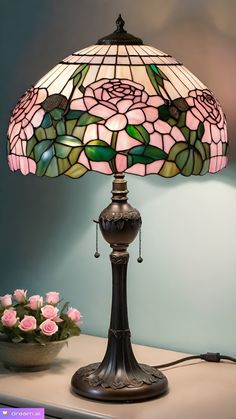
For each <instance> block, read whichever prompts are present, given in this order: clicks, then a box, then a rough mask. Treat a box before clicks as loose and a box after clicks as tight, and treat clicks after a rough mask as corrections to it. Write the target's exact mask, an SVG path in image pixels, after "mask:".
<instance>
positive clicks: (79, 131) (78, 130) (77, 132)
mask: <svg viewBox="0 0 236 419" xmlns="http://www.w3.org/2000/svg"><path fill="white" fill-rule="evenodd" d="M85 130H86V127H85V126H84V127H77V126H76V127H75V128H74V129H73V132H72V135H73V137H76V138H79V139H81V141H82V139H83V138H84V133H85Z"/></svg>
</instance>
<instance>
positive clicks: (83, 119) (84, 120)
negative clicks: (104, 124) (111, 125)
mask: <svg viewBox="0 0 236 419" xmlns="http://www.w3.org/2000/svg"><path fill="white" fill-rule="evenodd" d="M98 121H102V118H99V117H98V116H94V115H90V114H89V113H88V112H83V113H82V115H81V116H80V118H79V119H78V122H77V125H78V126H84V125H90V124H96V123H97V122H98Z"/></svg>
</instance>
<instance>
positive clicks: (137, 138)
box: [8, 17, 227, 401]
mask: <svg viewBox="0 0 236 419" xmlns="http://www.w3.org/2000/svg"><path fill="white" fill-rule="evenodd" d="M116 23H117V30H116V31H115V32H114V33H113V34H111V35H108V36H107V37H104V38H102V39H100V40H99V41H98V43H97V44H96V45H92V46H90V47H88V48H85V49H83V50H81V51H78V52H75V53H73V54H72V55H70V56H68V57H67V58H65V59H64V60H62V61H61V62H60V63H59V64H58V65H57V66H56V67H55V68H53V69H52V70H51V71H50V72H49V73H47V74H46V75H45V76H44V77H43V78H42V79H40V80H39V81H38V82H37V83H36V85H35V86H34V87H32V88H30V89H29V90H28V91H27V92H26V93H25V95H24V96H23V97H22V98H21V99H20V101H19V102H18V104H17V105H16V107H15V109H14V110H13V112H12V116H11V119H10V124H9V128H8V139H9V141H8V150H9V155H8V161H9V166H10V169H11V170H12V171H16V170H18V169H20V171H21V172H22V173H23V174H24V175H26V174H28V173H33V174H36V175H38V176H48V177H57V176H60V175H63V174H64V175H66V176H69V177H71V178H80V177H81V176H83V175H84V174H85V173H86V172H87V171H96V172H100V173H103V174H106V175H111V174H114V175H115V180H114V182H113V197H112V204H110V206H108V207H107V208H106V209H105V210H104V211H103V212H102V213H101V214H100V216H99V224H100V228H101V231H102V234H103V236H104V238H105V239H106V240H107V241H108V242H109V243H110V244H111V247H112V248H113V252H112V254H111V262H112V269H113V290H114V292H113V303H112V316H111V327H110V330H109V339H108V349H107V352H106V355H105V358H104V360H103V361H102V363H101V364H93V365H90V366H88V367H85V368H84V369H83V368H82V369H80V370H79V371H78V373H76V374H75V376H74V377H73V380H72V386H73V389H74V391H76V392H77V393H78V394H81V395H83V396H87V397H90V398H95V399H100V400H112V401H137V400H145V399H148V398H152V397H157V396H158V395H160V394H162V393H163V392H165V391H166V389H167V380H166V378H165V377H164V375H163V374H161V373H160V372H159V371H157V370H155V369H153V368H151V367H149V366H147V365H146V366H144V365H142V366H140V365H139V364H138V363H137V361H136V360H135V358H134V355H133V352H132V348H131V344H130V332H129V328H128V318H127V307H126V297H125V295H126V291H125V282H126V268H127V263H128V253H127V247H128V245H129V244H130V243H131V242H132V241H133V240H134V238H135V236H136V235H137V233H138V231H139V229H140V226H141V217H140V214H139V212H138V211H137V210H135V209H133V208H132V207H131V206H130V205H129V204H128V203H127V188H126V182H125V180H124V174H123V173H131V174H136V175H141V176H145V175H149V174H158V175H160V176H163V177H167V178H168V177H173V176H176V175H177V174H182V175H184V176H190V175H204V174H206V173H208V172H209V173H215V172H218V171H219V170H221V169H223V168H224V167H225V166H226V164H227V130H226V120H225V117H224V114H223V111H222V109H221V107H220V104H219V102H218V101H217V99H216V98H215V97H214V96H213V94H212V92H211V91H210V90H209V89H208V88H207V87H206V86H205V85H204V84H203V83H202V82H201V81H200V80H198V79H197V77H196V76H194V75H193V74H192V73H191V72H190V71H189V70H188V69H186V68H185V67H184V66H183V65H182V64H181V63H179V62H178V61H176V60H175V59H174V58H173V57H171V56H170V55H168V54H166V53H163V52H161V51H159V50H157V49H156V48H154V47H151V46H147V45H143V43H142V41H141V40H140V39H139V38H136V37H134V36H132V35H130V34H128V33H127V32H126V31H125V30H124V28H123V26H124V21H123V20H122V18H121V17H119V18H118V19H117V22H116ZM121 354H122V355H121Z"/></svg>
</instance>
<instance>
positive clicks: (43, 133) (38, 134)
mask: <svg viewBox="0 0 236 419" xmlns="http://www.w3.org/2000/svg"><path fill="white" fill-rule="evenodd" d="M35 136H36V138H37V140H39V141H42V140H45V138H46V131H45V130H44V129H43V128H41V127H39V128H37V129H36V130H35Z"/></svg>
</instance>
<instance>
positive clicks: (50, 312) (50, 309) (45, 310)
mask: <svg viewBox="0 0 236 419" xmlns="http://www.w3.org/2000/svg"><path fill="white" fill-rule="evenodd" d="M58 311H59V310H58V308H56V307H54V306H51V305H49V304H48V305H46V306H44V307H42V308H41V312H42V315H43V317H45V319H52V320H53V319H55V318H56V317H57V314H58Z"/></svg>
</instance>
